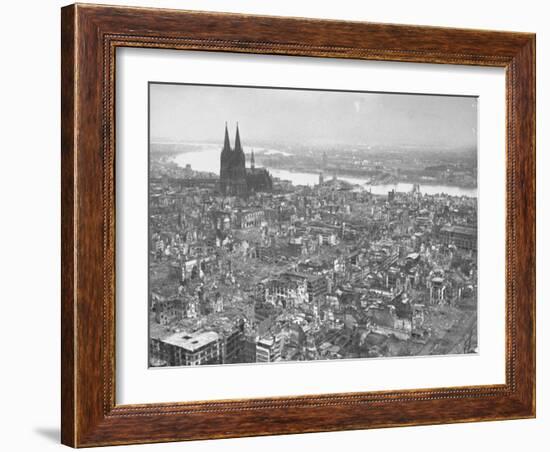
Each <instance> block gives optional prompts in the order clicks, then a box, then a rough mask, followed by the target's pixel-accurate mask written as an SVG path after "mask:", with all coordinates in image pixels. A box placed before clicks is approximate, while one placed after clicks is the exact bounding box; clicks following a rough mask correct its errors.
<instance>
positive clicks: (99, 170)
mask: <svg viewBox="0 0 550 452" xmlns="http://www.w3.org/2000/svg"><path fill="white" fill-rule="evenodd" d="M61 35H62V140H61V143H62V150H61V154H62V250H61V253H62V369H61V374H62V381H61V384H62V403H61V405H62V442H63V443H64V444H67V445H71V446H75V447H84V446H94V445H107V444H128V443H146V442H157V441H179V440H191V439H205V438H225V437H234V436H252V435H271V434H284V433H301V432H314V431H333V430H348V429H359V428H375V427H390V426H402V425H422V424H440V423H449V422H468V421H485V420H497V419H517V418H528V417H533V416H534V415H535V37H534V35H532V34H526V33H508V32H493V31H485V30H459V29H448V28H437V27H417V26H406V25H387V24H370V23H358V22H338V21H326V20H313V19H296V18H278V17H261V16H245V15H234V14H218V13H198V12H184V11H174V10H159V9H144V8H122V7H106V6H94V5H72V6H68V7H65V8H63V10H62V28H61ZM124 46H127V47H129V46H132V47H150V48H170V49H182V50H203V51H204V50H206V51H223V52H242V53H263V54H280V55H300V56H314V57H333V58H353V59H369V60H388V61H399V62H422V63H440V64H468V65H480V66H498V67H504V68H506V80H507V81H506V105H507V144H506V162H507V163H506V165H507V180H506V190H507V193H506V196H507V207H506V212H507V213H506V222H507V223H506V256H507V257H506V312H507V314H506V344H507V347H506V383H505V384H503V385H493V386H477V387H461V388H437V389H423V390H409V391H386V392H364V393H354V394H331V395H328V394H325V395H316V396H302V397H279V398H266V399H244V400H229V401H215V402H194V403H186V402H184V401H174V403H169V404H150V405H126V406H121V405H117V404H116V403H115V399H116V398H115V365H116V363H115V353H114V351H115V345H114V337H115V322H114V318H115V227H114V225H115V214H116V212H115V207H114V206H115V202H114V199H115V173H114V159H115V140H114V130H115V123H114V108H115V106H114V81H115V80H114V68H115V64H116V58H115V57H116V55H115V51H116V48H117V47H124Z"/></svg>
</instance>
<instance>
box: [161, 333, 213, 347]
mask: <svg viewBox="0 0 550 452" xmlns="http://www.w3.org/2000/svg"><path fill="white" fill-rule="evenodd" d="M218 339H219V335H218V333H216V332H214V331H203V332H195V333H185V332H184V333H175V334H172V335H171V336H168V337H167V338H165V339H164V340H163V342H165V343H167V344H170V345H174V346H176V347H180V348H184V349H185V350H187V351H190V352H194V351H196V350H198V349H199V348H201V347H203V346H205V345H207V344H210V343H212V342H215V341H217V340H218Z"/></svg>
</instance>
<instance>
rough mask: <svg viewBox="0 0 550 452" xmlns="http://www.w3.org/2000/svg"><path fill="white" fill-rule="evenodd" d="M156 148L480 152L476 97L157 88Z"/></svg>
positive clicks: (152, 109) (153, 94) (152, 108)
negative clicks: (228, 140)
mask: <svg viewBox="0 0 550 452" xmlns="http://www.w3.org/2000/svg"><path fill="white" fill-rule="evenodd" d="M149 89H150V97H149V99H150V104H149V113H150V116H149V121H150V139H151V142H162V141H172V142H182V143H183V142H211V143H218V142H220V143H221V142H222V141H223V131H224V125H225V123H226V122H227V123H228V127H229V130H230V135H231V137H232V140H233V136H234V133H235V125H236V123H237V122H238V124H239V129H240V132H241V138H242V140H243V144H245V145H246V143H249V144H250V143H258V142H263V143H267V142H277V143H288V144H292V143H295V144H298V143H299V144H302V145H321V146H322V145H334V144H350V145H366V146H373V147H384V146H399V147H405V146H407V147H410V148H411V149H414V148H425V149H429V148H439V149H440V150H460V149H464V150H466V149H477V98H475V97H471V96H445V95H425V94H393V93H368V92H347V91H321V90H303V89H281V88H263V87H262V88H259V87H227V86H217V85H185V84H160V83H151V84H150V85H149Z"/></svg>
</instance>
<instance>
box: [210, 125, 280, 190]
mask: <svg viewBox="0 0 550 452" xmlns="http://www.w3.org/2000/svg"><path fill="white" fill-rule="evenodd" d="M272 188H273V180H272V178H271V174H269V171H267V170H266V169H265V168H256V167H255V164H254V151H252V154H251V157H250V168H246V157H245V155H244V151H243V148H242V146H241V137H240V134H239V124H237V133H236V135H235V147H234V148H233V149H232V148H231V143H230V142H229V132H228V131H227V123H226V124H225V138H224V142H223V148H222V153H221V155H220V191H221V192H222V194H223V195H228V196H241V197H245V196H248V195H249V194H252V193H255V192H259V191H271V189H272Z"/></svg>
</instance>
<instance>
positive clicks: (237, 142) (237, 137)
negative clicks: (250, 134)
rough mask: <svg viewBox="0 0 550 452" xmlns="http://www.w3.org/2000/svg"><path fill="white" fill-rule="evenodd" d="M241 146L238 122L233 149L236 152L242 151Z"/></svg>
mask: <svg viewBox="0 0 550 452" xmlns="http://www.w3.org/2000/svg"><path fill="white" fill-rule="evenodd" d="M242 150H243V149H242V147H241V136H240V134H239V123H237V133H236V134H235V151H236V152H242Z"/></svg>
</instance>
